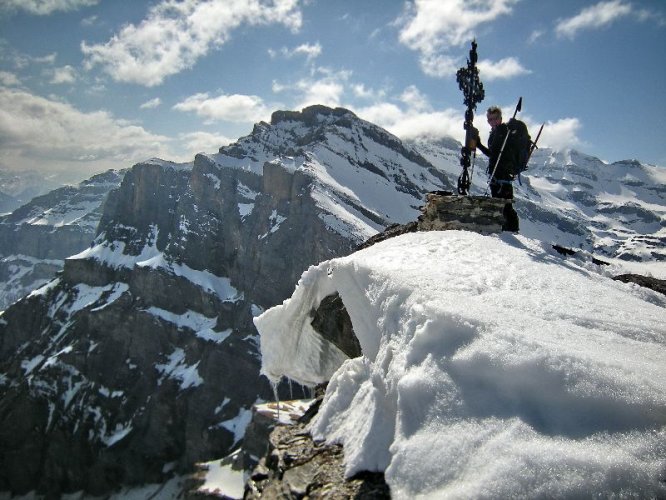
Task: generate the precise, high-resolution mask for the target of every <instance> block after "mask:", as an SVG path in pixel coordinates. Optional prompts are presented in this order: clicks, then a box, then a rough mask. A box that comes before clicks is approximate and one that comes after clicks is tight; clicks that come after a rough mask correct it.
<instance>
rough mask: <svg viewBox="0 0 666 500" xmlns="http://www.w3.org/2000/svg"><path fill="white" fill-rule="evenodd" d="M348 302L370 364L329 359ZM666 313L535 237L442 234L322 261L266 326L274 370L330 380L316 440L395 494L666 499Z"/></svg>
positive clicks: (651, 298) (264, 320)
mask: <svg viewBox="0 0 666 500" xmlns="http://www.w3.org/2000/svg"><path fill="white" fill-rule="evenodd" d="M615 272H617V270H615ZM334 294H337V295H338V296H339V297H340V298H341V301H342V303H343V304H344V307H345V308H346V310H347V312H348V314H349V317H350V319H351V323H352V324H353V329H354V333H355V335H356V337H357V338H358V341H359V343H360V345H361V348H362V352H363V354H362V356H359V357H356V358H354V359H347V360H344V359H339V358H335V357H331V356H326V355H322V352H323V351H322V349H321V344H322V343H326V341H325V340H323V339H322V337H321V336H320V335H319V334H317V333H316V332H315V330H314V329H313V327H312V326H311V317H310V315H309V314H308V312H309V311H312V310H317V309H318V308H319V306H320V304H321V302H322V300H323V299H324V298H326V297H330V296H331V295H334ZM665 308H666V297H665V296H664V295H661V294H659V293H657V292H653V291H651V290H649V289H646V288H641V287H639V286H637V285H634V284H625V283H620V282H618V281H614V280H612V279H611V278H610V276H609V272H608V270H607V269H605V268H604V267H603V266H598V265H593V264H591V263H590V262H589V261H587V260H585V259H576V258H573V259H571V258H569V259H567V260H565V258H564V257H562V256H561V255H559V254H557V253H556V252H555V251H554V250H553V249H552V248H551V247H550V245H547V244H544V243H542V242H539V241H536V240H533V239H530V238H527V237H525V236H522V235H519V236H514V235H510V234H502V235H495V236H481V235H479V234H475V233H472V232H466V231H432V232H422V233H416V234H406V235H402V236H398V237H395V238H391V239H389V240H386V241H383V242H381V243H377V244H376V245H374V246H371V247H369V248H366V249H364V250H361V251H359V252H356V253H354V254H352V255H350V256H348V257H343V258H338V259H333V260H330V261H326V262H323V263H321V264H319V265H318V266H313V267H311V268H310V269H309V270H308V271H307V272H306V273H304V274H303V277H302V278H301V280H300V282H299V284H298V286H297V287H296V290H295V292H294V294H293V296H292V297H291V298H290V299H289V300H288V301H285V302H284V304H283V305H281V306H277V307H274V308H272V309H269V310H268V311H266V312H265V313H264V314H263V315H261V316H259V317H258V318H256V319H255V323H256V324H257V326H258V329H259V333H260V335H261V352H262V359H263V372H264V373H266V374H267V375H268V376H269V377H271V378H272V379H274V380H277V379H279V378H280V377H282V376H286V377H290V378H291V379H293V380H296V381H302V382H304V383H313V382H319V381H324V380H330V382H329V383H328V387H327V390H326V396H325V397H324V401H323V403H322V406H321V408H320V409H319V412H318V414H317V416H316V417H315V419H314V421H313V422H312V423H311V425H310V427H309V429H310V431H311V433H312V435H313V437H314V438H315V439H316V440H320V441H326V442H328V443H339V444H342V445H343V446H344V466H345V475H346V476H347V477H349V478H350V477H353V476H355V475H356V474H358V473H359V472H362V471H382V472H384V473H385V478H386V482H387V483H388V485H389V487H390V490H391V496H392V498H396V499H408V498H589V497H596V496H599V497H603V498H608V497H615V496H618V497H627V498H662V497H664V496H666V484H665V483H664V479H665V477H666V476H665V475H664V474H665V473H666V386H665V385H664V383H663V381H664V380H666V363H665V362H664V361H665V360H666V323H665V322H664V319H665V318H666V315H665V313H664V311H665V310H666V309H665ZM332 364H333V365H337V366H331V365H332ZM298 474H299V473H298V471H297V470H294V471H290V474H285V475H284V478H285V481H286V482H288V481H289V480H290V479H289V478H298V477H299V475H298ZM305 474H307V473H305ZM301 480H302V479H301ZM292 482H293V481H292ZM297 484H298V483H297V482H296V485H297ZM286 488H287V490H289V485H287V486H286Z"/></svg>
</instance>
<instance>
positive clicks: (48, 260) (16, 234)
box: [0, 171, 124, 310]
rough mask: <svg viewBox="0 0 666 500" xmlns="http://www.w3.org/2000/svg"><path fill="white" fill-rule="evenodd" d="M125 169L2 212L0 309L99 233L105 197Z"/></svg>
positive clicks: (44, 279)
mask: <svg viewBox="0 0 666 500" xmlns="http://www.w3.org/2000/svg"><path fill="white" fill-rule="evenodd" d="M123 175H124V172H115V171H108V172H105V173H103V174H98V175H95V176H93V177H91V178H90V179H88V180H86V181H83V182H81V183H80V184H79V185H77V186H67V187H62V188H58V189H55V190H53V191H51V192H49V193H47V194H45V195H41V196H38V197H36V198H34V199H33V200H32V201H30V202H29V203H26V204H25V205H23V206H21V207H20V208H17V209H16V210H14V211H13V212H11V213H9V214H7V215H4V216H2V217H0V310H3V309H5V308H6V307H7V306H8V305H9V304H11V303H12V302H14V301H15V300H17V299H19V298H21V297H23V296H24V295H26V294H27V293H29V292H31V291H32V290H34V289H35V288H38V287H40V286H41V285H43V284H45V283H46V282H47V281H49V280H51V279H52V278H53V277H54V276H55V274H56V272H57V271H59V270H61V269H62V267H63V260H64V259H65V257H68V256H70V255H73V254H75V253H78V252H80V251H81V250H83V249H84V248H86V247H87V246H88V245H89V244H90V242H91V241H92V240H93V238H94V237H95V230H96V229H97V224H98V223H99V219H100V217H101V215H102V209H101V207H102V203H103V202H104V199H105V198H106V195H107V194H108V193H109V191H111V190H112V189H115V188H117V187H118V186H119V185H120V181H121V179H122V177H123Z"/></svg>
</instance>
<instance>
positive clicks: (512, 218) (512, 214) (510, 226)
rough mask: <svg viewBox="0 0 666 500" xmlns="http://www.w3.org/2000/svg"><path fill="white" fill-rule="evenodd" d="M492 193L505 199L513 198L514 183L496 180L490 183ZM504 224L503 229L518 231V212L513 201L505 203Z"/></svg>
mask: <svg viewBox="0 0 666 500" xmlns="http://www.w3.org/2000/svg"><path fill="white" fill-rule="evenodd" d="M490 194H491V195H492V197H493V198H504V199H505V200H513V185H512V184H511V183H510V182H496V181H493V182H491V183H490ZM503 213H504V224H503V225H502V231H512V232H514V233H517V232H518V228H519V223H518V213H517V212H516V210H515V209H514V208H513V203H507V204H506V205H504V212H503Z"/></svg>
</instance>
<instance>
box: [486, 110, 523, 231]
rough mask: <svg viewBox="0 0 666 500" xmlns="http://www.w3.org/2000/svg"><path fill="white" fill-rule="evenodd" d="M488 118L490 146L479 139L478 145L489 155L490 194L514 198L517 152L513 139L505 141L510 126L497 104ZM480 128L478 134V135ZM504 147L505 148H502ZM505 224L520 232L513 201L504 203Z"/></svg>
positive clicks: (506, 228) (495, 196)
mask: <svg viewBox="0 0 666 500" xmlns="http://www.w3.org/2000/svg"><path fill="white" fill-rule="evenodd" d="M486 118H487V119H488V124H489V125H490V128H491V130H490V136H489V137H488V147H486V146H484V145H483V144H481V141H480V140H477V147H478V148H479V149H480V150H481V152H482V153H483V154H484V155H486V156H487V157H488V159H489V160H488V176H489V177H490V194H491V195H492V197H493V198H504V199H506V200H513V185H512V184H511V181H512V180H513V175H514V174H513V173H514V171H515V168H514V167H515V166H514V165H513V164H512V162H513V161H514V158H515V153H514V151H512V148H513V145H512V141H505V138H506V136H507V134H508V133H509V128H508V126H507V124H506V123H502V110H501V109H500V108H498V107H497V106H491V107H489V108H488V111H487V112H486ZM478 132H479V131H478V130H476V135H477V136H478ZM502 148H504V149H502ZM504 220H505V224H504V226H503V227H502V229H503V230H504V231H513V232H518V226H519V224H518V214H517V213H516V211H515V209H514V208H513V203H511V202H509V203H507V204H506V205H504Z"/></svg>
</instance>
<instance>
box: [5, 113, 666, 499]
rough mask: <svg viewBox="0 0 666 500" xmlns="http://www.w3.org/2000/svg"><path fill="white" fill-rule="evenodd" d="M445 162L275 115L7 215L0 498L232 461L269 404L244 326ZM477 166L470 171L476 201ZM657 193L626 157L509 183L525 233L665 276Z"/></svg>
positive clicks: (558, 157) (437, 150)
mask: <svg viewBox="0 0 666 500" xmlns="http://www.w3.org/2000/svg"><path fill="white" fill-rule="evenodd" d="M458 155H459V145H457V144H454V143H450V142H444V143H425V142H420V143H412V144H408V143H404V142H402V141H400V140H399V139H398V138H397V137H395V136H393V135H391V134H390V133H388V132H387V131H385V130H383V129H381V128H380V127H377V126H376V125H373V124H371V123H369V122H367V121H364V120H361V119H359V118H358V117H357V116H355V115H354V114H353V113H352V112H350V111H347V110H345V109H341V108H336V109H331V108H327V107H323V106H312V107H309V108H306V109H304V110H303V111H301V112H292V111H279V112H275V113H274V114H273V116H272V119H271V122H270V123H265V122H261V123H259V124H257V125H255V127H254V129H253V131H252V133H251V134H249V135H248V136H246V137H243V138H240V139H239V140H238V141H237V142H236V143H234V144H231V145H229V146H225V147H223V148H221V149H220V151H219V152H218V153H217V154H209V155H206V154H200V155H197V156H196V158H195V159H194V161H193V162H190V163H184V164H176V163H172V162H168V161H164V160H158V159H154V160H149V161H146V162H143V163H139V164H137V165H135V166H133V167H132V168H131V169H129V170H128V171H126V172H107V173H105V174H101V175H100V176H96V177H93V178H91V179H90V181H86V183H82V184H81V185H79V187H77V188H63V189H61V190H56V191H53V192H51V193H49V194H48V195H46V196H42V197H39V198H36V199H35V200H33V201H32V202H30V203H29V204H27V205H24V206H23V207H21V208H19V209H17V210H15V211H14V212H12V213H11V214H10V215H6V216H4V217H3V218H2V220H1V221H0V231H3V235H2V241H3V245H4V246H3V247H2V248H0V253H1V255H2V256H3V264H2V266H4V267H0V272H1V273H2V274H1V275H0V276H1V277H2V284H3V286H4V290H5V292H4V293H5V296H4V297H5V298H4V307H6V309H5V311H4V313H3V314H2V316H0V391H1V392H0V394H1V397H0V450H2V451H1V452H0V464H2V465H3V467H0V491H11V492H14V493H20V494H23V493H26V492H28V491H31V490H34V489H36V490H38V491H40V492H45V493H51V494H57V493H61V492H73V491H80V490H84V491H87V492H88V493H90V494H96V495H101V494H104V493H107V492H109V491H110V490H112V489H114V488H115V487H117V486H118V485H120V484H125V485H128V484H129V485H131V484H141V483H144V482H162V481H165V480H166V479H168V478H169V477H172V476H173V475H176V474H182V473H185V472H187V471H190V470H191V469H192V465H193V464H194V463H195V462H196V461H201V460H208V459H211V458H215V457H220V456H223V455H225V454H227V453H228V452H229V451H231V450H232V449H234V448H235V447H236V446H237V445H238V442H239V440H241V439H242V437H243V434H244V430H245V426H246V425H247V423H248V421H249V416H250V413H251V408H252V406H253V405H254V404H255V403H256V402H260V401H265V400H269V399H273V398H274V397H275V395H274V391H273V388H272V387H271V386H270V385H269V384H268V382H267V380H266V379H265V378H264V377H261V376H260V360H259V348H258V337H257V333H256V330H255V327H254V325H253V323H252V318H253V317H254V316H256V315H257V314H259V313H260V312H261V311H263V310H265V309H266V308H268V307H271V306H273V305H276V304H279V303H281V302H282V301H283V300H285V299H287V298H288V297H289V296H290V295H291V293H292V292H293V289H294V286H295V284H296V283H297V281H298V280H299V278H300V276H301V274H302V273H303V271H305V270H306V269H307V268H308V267H309V266H311V265H313V264H317V263H319V262H321V261H323V260H326V259H330V258H333V257H337V256H341V255H346V254H348V253H350V252H352V251H353V250H354V248H355V247H356V246H357V245H358V244H360V243H361V242H363V241H364V240H366V239H367V238H368V237H370V236H372V235H373V234H375V233H377V232H378V231H380V230H382V229H383V228H384V227H386V226H388V225H390V224H394V223H406V222H409V221H412V220H415V219H416V218H417V216H418V215H419V207H420V206H421V205H423V202H424V197H425V194H426V193H427V192H429V191H433V190H449V191H453V190H454V189H455V188H454V185H455V179H456V178H457V176H458V174H459V169H460V167H459V160H458ZM484 167H485V164H484V162H483V160H482V159H481V158H477V165H476V170H475V175H474V185H475V188H474V189H475V192H476V193H482V192H483V190H484V188H485V185H484V182H485V175H484V174H483V172H482V171H483V169H484ZM664 180H665V178H664V173H663V172H662V171H660V170H659V169H657V168H655V167H650V166H646V165H642V164H640V163H638V162H621V163H616V164H612V165H606V164H604V163H602V162H601V161H599V160H597V159H595V158H592V157H589V156H585V155H582V154H580V153H575V152H570V153H556V152H553V151H547V150H540V151H538V152H537V154H536V155H535V157H534V158H533V160H532V166H531V168H530V170H529V171H528V173H527V175H525V176H524V177H523V185H522V187H518V188H517V193H518V202H517V203H516V206H517V209H518V211H519V214H520V216H521V233H523V234H525V235H527V236H529V237H534V238H537V239H542V240H550V241H552V242H554V243H555V242H556V243H560V244H562V245H568V246H571V247H575V248H577V249H581V250H584V251H587V252H591V253H595V254H597V255H599V256H603V257H604V258H606V259H609V260H616V259H619V260H624V261H625V262H627V263H631V264H633V265H645V266H651V265H652V264H654V263H659V262H663V261H664V260H665V259H666V251H665V250H664V245H663V243H664V237H665V231H666V230H665V229H664V225H665V224H664V220H665V219H666V203H664V200H665V198H666V196H665V194H666V193H665V191H664V187H663V186H664ZM62 259H64V266H62V271H59V269H60V268H61V265H60V262H62ZM38 267H41V268H44V267H46V268H47V269H46V270H45V272H44V273H43V274H39V273H38V272H37V270H36V269H37V268H38ZM53 272H58V275H57V277H56V278H55V279H53V280H51V281H49V282H48V283H46V284H44V285H43V286H41V287H40V288H37V289H34V290H33V291H30V289H31V288H35V287H38V286H40V285H41V284H42V283H43V282H44V281H45V280H46V279H48V278H47V276H52V274H51V273H53ZM29 273H33V274H34V276H32V277H30V278H28V277H27V276H28V275H29ZM21 295H25V296H24V297H23V298H21V299H20V300H18V301H16V302H14V303H13V304H12V305H9V304H10V303H11V302H12V301H13V300H15V299H17V298H18V297H19V296H21ZM323 348H331V349H333V347H326V346H324V347H323ZM277 390H278V391H280V392H281V394H282V395H283V396H285V395H297V394H302V392H303V390H302V389H301V388H297V387H293V388H291V390H292V391H294V392H292V393H290V388H289V387H288V386H286V385H285V386H281V387H280V388H278V389H277Z"/></svg>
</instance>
